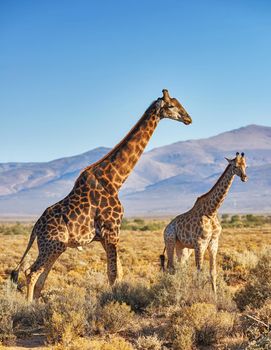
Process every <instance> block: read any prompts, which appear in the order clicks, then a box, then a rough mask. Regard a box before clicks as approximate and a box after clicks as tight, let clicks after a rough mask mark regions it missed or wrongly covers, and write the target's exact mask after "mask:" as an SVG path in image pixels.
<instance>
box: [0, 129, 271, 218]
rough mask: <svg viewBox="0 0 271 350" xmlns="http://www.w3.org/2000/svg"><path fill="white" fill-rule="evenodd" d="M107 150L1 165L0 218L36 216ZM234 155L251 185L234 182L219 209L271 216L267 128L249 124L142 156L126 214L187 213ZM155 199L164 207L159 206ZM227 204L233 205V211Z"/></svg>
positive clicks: (127, 193)
mask: <svg viewBox="0 0 271 350" xmlns="http://www.w3.org/2000/svg"><path fill="white" fill-rule="evenodd" d="M109 151H110V148H107V147H96V148H94V149H93V150H89V151H87V152H84V153H82V154H79V155H73V156H71V157H63V158H58V159H55V160H51V161H49V162H20V163H16V162H8V163H1V164H0V216H7V215H19V214H25V215H39V214H40V213H41V212H42V211H43V210H44V209H45V208H46V207H47V206H48V205H50V204H53V203H54V202H56V201H58V200H59V199H61V198H63V197H64V196H65V195H67V194H68V193H69V191H70V190H71V189H72V187H73V184H74V180H75V178H77V176H78V175H79V174H80V172H81V171H82V169H83V168H85V167H86V166H87V165H89V164H91V163H94V162H95V161H97V160H99V159H100V158H102V157H103V156H104V155H105V154H107V153H108V152H109ZM236 151H239V152H241V151H244V152H245V153H246V155H247V159H248V166H249V167H248V173H250V172H251V175H250V174H249V177H250V180H249V182H248V185H247V184H245V187H243V188H242V186H240V184H239V183H238V181H237V180H238V179H236V180H235V181H234V184H233V188H232V189H231V191H230V194H229V200H228V198H227V199H226V201H225V204H224V205H223V208H222V210H226V211H232V212H237V211H239V212H246V211H247V212H256V211H259V209H260V210H262V209H263V210H264V211H270V210H271V199H269V198H271V193H270V187H271V186H269V185H270V184H271V180H270V181H269V179H271V127H268V126H262V125H255V124H251V125H248V126H245V127H241V128H238V129H234V130H229V131H225V132H223V133H220V134H218V135H214V136H211V137H209V138H202V139H190V140H186V141H178V142H175V143H173V144H170V145H165V146H161V147H157V148H154V149H152V150H149V151H147V152H145V153H144V154H143V155H142V157H141V158H140V160H139V162H138V163H137V165H136V167H135V169H134V171H133V172H132V174H131V175H130V176H129V178H128V180H127V182H126V183H125V184H124V186H123V189H122V190H121V192H120V197H121V199H122V202H123V204H124V207H125V209H126V214H127V215H149V214H150V215H155V214H160V213H162V211H163V210H164V211H165V213H175V211H176V212H178V210H175V209H176V208H177V207H178V208H179V209H180V210H184V209H186V208H187V207H188V206H189V205H190V203H191V202H193V199H195V198H196V196H198V195H201V194H203V192H202V191H204V190H209V189H210V186H212V184H213V183H214V181H215V178H216V177H215V175H219V174H220V173H221V172H222V171H223V169H224V167H225V166H226V163H225V160H224V157H231V156H232V157H233V156H234V154H235V152H236ZM251 176H252V178H251ZM218 177H219V176H218ZM248 189H249V191H248ZM159 196H160V198H163V203H161V205H159V206H158V204H157V200H159ZM246 196H248V197H249V200H247V199H246ZM260 198H262V202H261V201H260ZM231 200H233V201H234V203H236V204H235V205H233V204H232V207H231V203H233V202H231ZM162 204H163V205H162ZM158 207H159V210H158ZM231 209H232V210H231ZM148 213H149V214H148Z"/></svg>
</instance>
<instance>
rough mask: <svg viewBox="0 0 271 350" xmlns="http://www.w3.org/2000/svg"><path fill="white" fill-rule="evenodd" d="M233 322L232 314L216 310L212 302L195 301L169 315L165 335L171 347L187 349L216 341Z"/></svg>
mask: <svg viewBox="0 0 271 350" xmlns="http://www.w3.org/2000/svg"><path fill="white" fill-rule="evenodd" d="M233 324H234V316H232V315H231V314H230V313H228V312H224V311H217V309H216V306H215V305H213V304H207V303H195V304H193V305H191V306H185V307H183V308H180V309H179V310H178V311H176V312H174V313H173V314H172V315H171V317H170V320H169V324H168V327H167V331H166V335H167V337H168V339H170V340H171V342H172V349H174V350H175V349H176V350H182V349H185V350H189V349H192V348H193V346H209V345H212V344H215V343H217V342H218V341H219V340H220V339H222V338H223V337H225V336H227V335H228V334H229V333H230V332H231V330H232V329H233Z"/></svg>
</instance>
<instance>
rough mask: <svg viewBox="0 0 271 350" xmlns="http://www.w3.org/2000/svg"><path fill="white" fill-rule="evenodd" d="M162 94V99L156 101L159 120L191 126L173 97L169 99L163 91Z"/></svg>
mask: <svg viewBox="0 0 271 350" xmlns="http://www.w3.org/2000/svg"><path fill="white" fill-rule="evenodd" d="M162 92H163V97H162V98H159V99H158V100H157V105H158V107H159V117H160V119H163V118H169V119H173V120H177V121H179V122H182V123H184V124H185V125H189V124H191V123H192V119H191V117H190V116H189V114H188V113H187V112H186V110H185V109H184V108H183V106H182V105H181V104H180V102H179V101H178V100H177V99H176V98H174V97H172V98H171V97H170V96H169V93H168V91H167V90H165V89H164V90H163V91H162Z"/></svg>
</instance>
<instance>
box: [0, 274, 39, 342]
mask: <svg viewBox="0 0 271 350" xmlns="http://www.w3.org/2000/svg"><path fill="white" fill-rule="evenodd" d="M45 313H46V308H45V306H44V305H43V304H36V305H35V304H31V305H28V304H27V303H26V300H25V298H24V296H22V295H21V294H20V293H18V292H17V291H16V288H15V287H14V286H13V285H12V283H11V282H9V281H8V282H7V283H6V284H5V285H3V286H2V288H1V289H0V343H1V342H2V343H9V342H13V341H14V340H15V339H16V337H20V336H25V335H28V336H29V335H31V334H32V333H34V332H36V331H37V329H39V328H40V327H42V325H43V318H44V315H45Z"/></svg>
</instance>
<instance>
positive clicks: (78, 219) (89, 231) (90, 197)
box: [11, 90, 191, 301]
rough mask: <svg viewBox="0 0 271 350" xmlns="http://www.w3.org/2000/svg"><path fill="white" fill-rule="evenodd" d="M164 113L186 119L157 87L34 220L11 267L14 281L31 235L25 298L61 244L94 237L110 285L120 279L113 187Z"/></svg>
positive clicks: (35, 292) (33, 293)
mask: <svg viewBox="0 0 271 350" xmlns="http://www.w3.org/2000/svg"><path fill="white" fill-rule="evenodd" d="M163 118H170V119H174V120H177V121H181V122H183V123H184V124H190V123H191V118H190V117H189V115H188V114H187V112H186V111H185V110H184V108H183V107H182V105H181V104H180V103H179V102H178V101H177V100H176V99H174V98H171V97H170V96H169V94H168V91H167V90H163V98H158V99H157V100H156V101H154V102H153V103H152V104H151V105H150V107H149V108H148V109H147V110H146V112H145V113H144V115H143V116H142V118H141V119H140V120H139V121H138V123H137V124H136V125H135V126H134V127H133V128H132V130H131V131H130V132H129V133H128V134H127V136H126V137H125V138H124V139H123V140H122V141H121V142H120V143H119V144H118V145H117V146H116V147H114V148H113V149H112V150H111V151H110V152H109V153H108V154H107V155H106V156H105V157H103V158H102V159H101V160H99V161H98V162H96V163H94V164H92V165H90V166H88V167H87V168H85V169H84V170H83V171H82V173H81V174H80V176H79V177H78V179H77V180H76V182H75V185H74V187H73V189H72V191H71V192H70V193H69V194H68V195H67V196H66V197H65V198H64V199H62V200H61V201H59V202H57V203H55V204H54V205H52V206H50V207H49V208H47V209H46V210H45V211H44V213H43V214H42V215H41V217H40V218H39V219H38V221H37V222H36V224H35V226H34V228H33V231H32V233H31V236H30V240H29V243H28V246H27V248H26V251H25V253H24V255H23V257H22V259H21V261H20V263H19V265H18V266H17V268H16V269H15V270H14V271H12V274H11V278H12V279H13V281H15V282H16V280H17V279H18V273H19V270H20V268H21V267H22V265H23V261H24V259H25V257H26V255H27V253H28V251H29V249H30V248H31V246H32V244H33V242H34V240H35V238H36V237H37V244H38V249H39V255H38V257H37V259H36V261H35V262H34V264H33V265H32V266H31V268H30V269H28V271H27V272H26V276H27V299H28V301H32V299H33V297H34V298H38V297H39V295H40V293H41V290H42V288H43V286H44V283H45V280H46V278H47V276H48V273H49V272H50V270H51V268H52V266H53V264H54V262H55V261H56V260H57V258H58V257H59V256H60V255H61V254H62V253H63V252H64V251H65V250H66V249H67V248H77V249H79V250H82V247H83V246H85V245H88V244H90V243H91V242H93V241H99V242H100V243H101V244H102V246H103V248H104V249H105V252H106V256H107V274H108V279H109V283H110V284H111V285H112V284H113V283H114V282H115V281H116V279H121V276H122V267H121V263H120V260H119V257H118V253H117V245H118V241H119V232H120V225H121V220H122V217H123V206H122V205H121V203H120V200H119V198H118V191H119V189H120V188H121V186H122V184H123V183H124V181H125V180H126V179H127V177H128V176H129V174H130V173H131V171H132V169H133V168H134V166H135V164H136V162H137V161H138V159H139V158H140V156H141V154H142V153H143V151H144V148H145V147H146V145H147V143H148V141H149V139H150V138H151V136H152V134H153V132H154V130H155V128H156V126H157V125H158V122H159V121H160V120H161V119H163Z"/></svg>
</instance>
